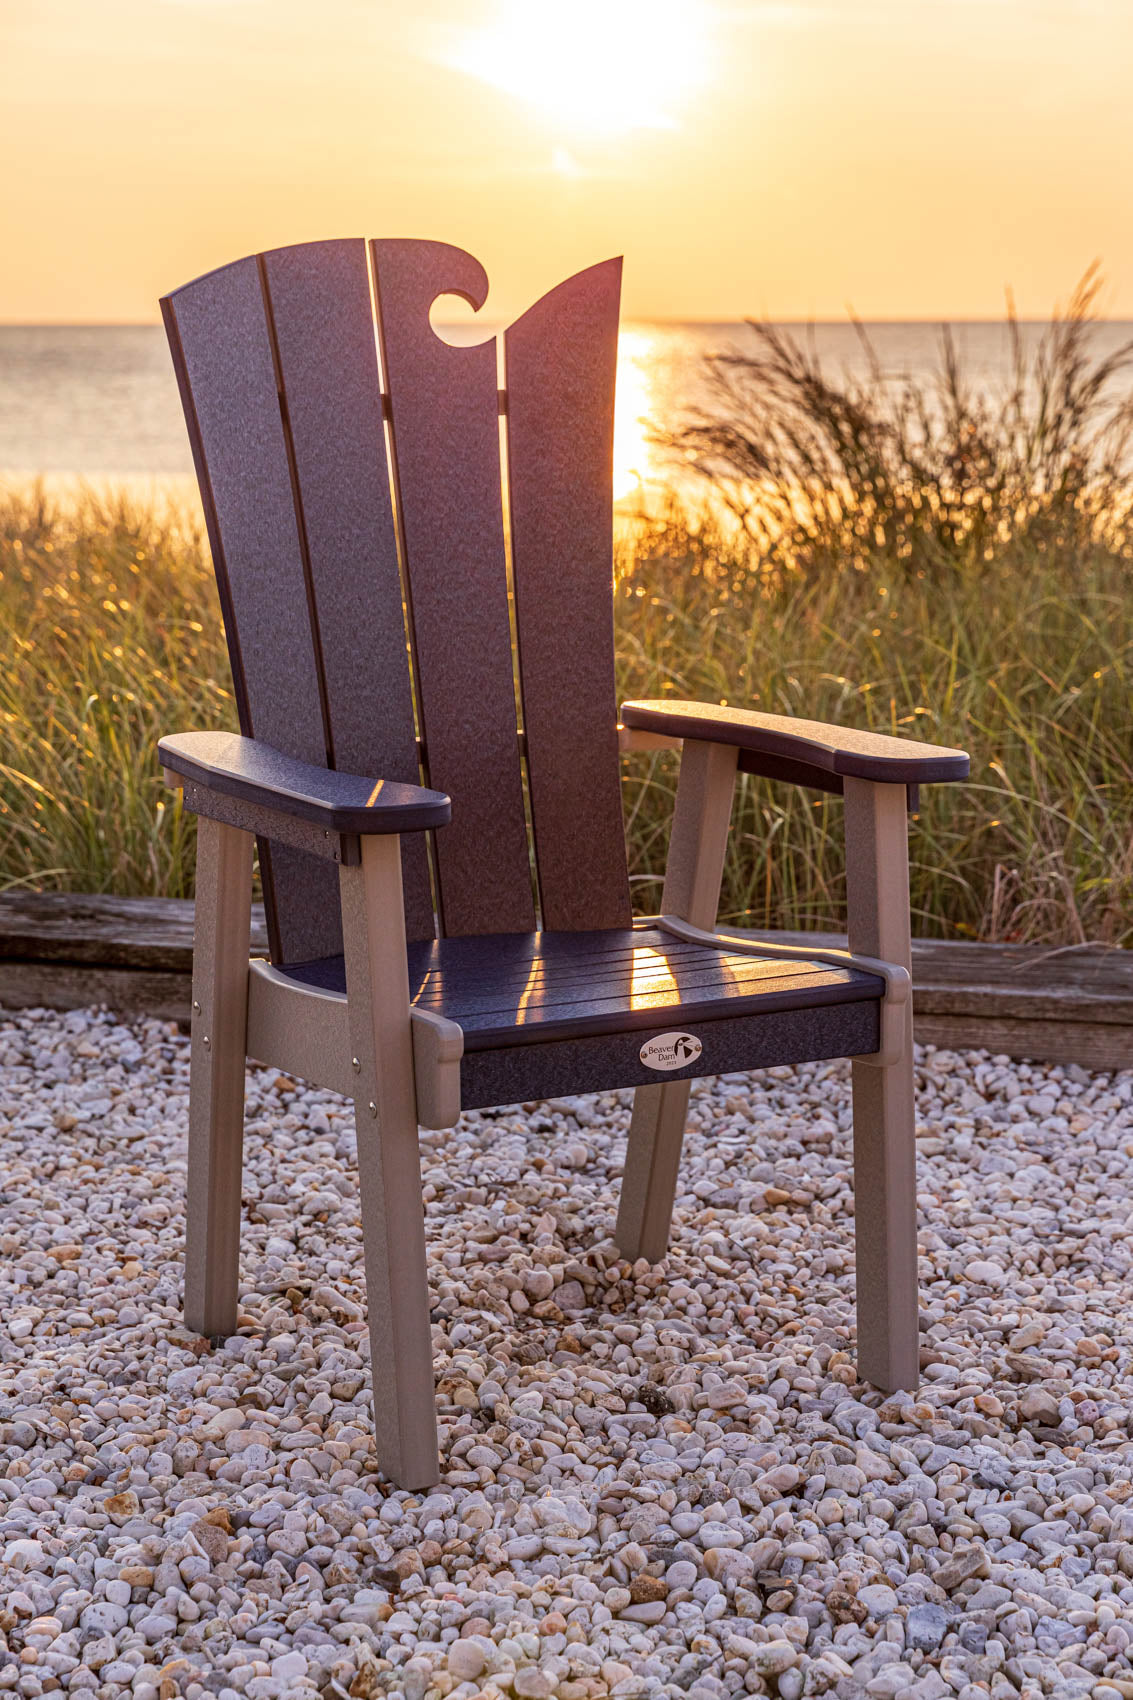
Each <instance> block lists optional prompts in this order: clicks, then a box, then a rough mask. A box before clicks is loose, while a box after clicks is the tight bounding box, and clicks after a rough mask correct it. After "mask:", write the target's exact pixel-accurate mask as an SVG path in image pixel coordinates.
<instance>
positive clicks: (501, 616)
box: [310, 241, 535, 956]
mask: <svg viewBox="0 0 1133 1700" xmlns="http://www.w3.org/2000/svg"><path fill="white" fill-rule="evenodd" d="M373 254H374V270H375V277H376V283H377V298H378V318H379V325H380V331H381V341H382V360H383V364H384V368H385V378H386V384H387V387H388V390H389V399H390V413H391V426H392V440H393V448H394V458H395V462H396V490H397V498H398V505H399V511H400V517H401V525H402V531H403V537H404V544H405V557H406V564H407V569H408V578H409V592H410V613H411V624H412V641H413V646H414V656H415V661H416V669H417V680H418V713H419V716H420V720H421V728H422V733H423V737H424V745H425V768H426V774H427V778H426V783H427V784H429V785H432V786H434V787H436V788H437V789H440V790H444V791H446V792H447V793H448V795H449V796H450V797H451V798H452V802H453V822H452V825H451V826H450V827H447V828H446V829H445V831H444V832H442V833H439V834H438V835H437V839H436V866H437V874H438V883H439V887H440V890H439V894H438V895H439V899H440V913H441V919H442V924H443V927H444V930H445V932H447V933H453V934H460V933H495V932H524V931H526V930H528V929H529V928H531V927H533V926H534V924H535V905H534V898H533V894H532V888H531V866H530V854H529V850H528V844H527V828H526V821H525V817H524V804H523V784H522V776H521V770H520V761H519V751H518V747H517V742H516V711H515V687H514V683H513V669H512V647H511V629H510V623H509V614H508V597H507V572H506V557H505V552H504V532H503V515H502V489H501V480H500V453H499V416H498V399H497V389H498V381H497V373H496V343H495V340H494V338H493V339H492V340H490V341H488V342H486V343H481V344H479V345H477V346H475V347H471V348H455V347H453V346H451V345H450V344H448V343H446V342H442V341H441V339H440V337H438V336H437V335H436V334H435V332H434V331H433V329H432V326H431V325H430V323H429V309H430V307H431V306H432V304H433V302H434V301H435V300H436V298H437V297H438V296H439V295H460V296H462V297H463V298H464V299H465V300H466V301H468V302H470V303H471V305H472V306H473V307H476V308H478V307H479V306H481V304H482V303H483V301H484V298H485V296H486V294H487V290H488V280H487V278H486V276H485V275H484V270H483V268H482V267H481V266H480V264H479V263H478V262H477V261H476V260H474V259H473V258H472V257H471V255H469V254H465V253H463V252H462V251H461V250H460V249H459V248H450V247H448V246H447V245H446V244H444V243H440V242H413V241H403V242H401V241H398V242H375V243H374V244H373ZM310 954H311V955H312V956H314V955H320V954H330V953H329V952H328V953H322V952H317V951H312V952H311V953H310Z"/></svg>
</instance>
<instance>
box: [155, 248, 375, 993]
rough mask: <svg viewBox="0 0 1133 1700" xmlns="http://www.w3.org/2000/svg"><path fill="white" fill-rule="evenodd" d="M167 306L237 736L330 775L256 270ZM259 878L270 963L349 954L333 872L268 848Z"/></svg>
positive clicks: (205, 281)
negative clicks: (232, 688)
mask: <svg viewBox="0 0 1133 1700" xmlns="http://www.w3.org/2000/svg"><path fill="white" fill-rule="evenodd" d="M161 305H162V312H163V314H164V316H165V323H166V329H167V331H168V333H169V342H170V349H171V351H172V354H173V362H174V366H175V368H176V371H177V378H178V383H179V385H180V388H181V399H182V402H183V405H184V408H185V419H186V424H187V425H188V428H189V437H190V441H191V443H192V447H193V458H194V461H195V463H196V467H197V477H198V480H199V482H200V486H201V499H202V502H203V504H204V510H205V519H206V522H207V525H208V531H209V541H210V543H211V545H212V552H213V562H214V565H215V568H216V577H217V585H218V587H219V591H220V600H221V608H222V611H223V614H224V625H225V631H226V633H227V637H228V646H229V656H230V658H231V662H232V675H233V682H234V685H235V690H236V700H237V705H238V709H239V714H240V728H241V731H243V732H244V733H245V734H246V735H247V736H249V737H256V738H262V739H263V740H264V742H265V743H267V744H269V745H271V747H272V748H273V749H276V750H279V751H281V753H282V754H284V755H288V756H295V757H297V758H298V759H299V760H301V761H308V762H318V763H321V764H322V765H324V766H325V765H326V763H327V741H326V732H325V727H324V722H323V709H322V698H321V687H320V680H319V670H318V662H317V656H316V652H315V644H314V639H313V636H312V630H311V619H310V609H309V604H308V593H307V580H306V573H305V569H304V561H303V551H302V547H301V540H300V536H299V531H298V526H297V521H296V515H295V507H294V503H293V500H292V486H291V469H290V462H289V457H288V446H287V441H286V437H285V435H284V428H283V422H282V419H281V417H280V408H279V397H278V393H277V389H276V377H275V360H274V355H273V350H272V342H271V336H270V333H269V327H268V322H267V317H266V313H265V308H264V297H263V290H262V287H261V283H260V271H259V265H258V263H257V261H256V260H255V259H254V258H250V259H245V260H238V261H236V263H235V264H233V265H230V266H224V267H223V268H221V270H219V271H214V272H209V273H208V274H207V275H206V276H205V277H201V278H198V279H197V280H196V281H195V282H193V283H189V284H186V285H185V287H184V288H183V289H179V290H177V291H175V292H174V294H172V295H170V296H167V297H166V298H165V300H163V301H162V304H161ZM171 730H175V728H171ZM260 868H261V873H262V875H263V877H264V888H265V898H266V901H267V910H268V925H269V930H270V932H271V937H272V954H273V956H274V957H276V959H277V960H279V961H302V960H303V959H304V958H305V957H310V956H317V955H321V954H323V953H325V952H331V951H335V950H340V949H341V948H342V934H341V924H340V913H339V907H338V893H337V889H336V887H337V881H336V878H335V873H334V869H333V868H324V867H322V866H321V865H320V864H319V863H318V862H315V861H312V860H311V858H310V857H308V856H305V855H304V854H303V853H302V852H301V851H297V850H294V849H291V848H289V847H288V846H285V845H279V846H277V847H276V848H275V849H271V850H269V848H268V847H267V846H266V844H265V843H263V842H261V844H260Z"/></svg>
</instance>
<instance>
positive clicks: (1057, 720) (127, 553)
mask: <svg viewBox="0 0 1133 1700" xmlns="http://www.w3.org/2000/svg"><path fill="white" fill-rule="evenodd" d="M616 628H617V657H618V684H619V691H620V693H621V695H622V696H642V695H665V694H673V695H677V696H688V697H692V698H700V699H702V700H707V701H730V702H733V703H746V704H750V705H751V706H755V707H759V708H762V709H764V710H766V711H768V712H773V713H783V714H798V715H802V716H805V717H807V718H828V719H831V720H835V721H842V722H843V723H845V724H848V725H857V726H868V727H873V728H875V729H878V730H885V731H895V732H907V733H909V734H910V735H913V736H920V737H923V738H926V739H928V740H929V741H931V742H939V743H958V744H962V745H964V746H965V747H967V748H968V749H970V750H971V752H972V755H973V777H972V781H971V783H970V784H968V785H964V786H959V785H948V786H938V787H929V788H926V789H925V790H924V792H923V793H922V798H921V810H920V814H919V816H918V817H917V819H916V821H915V822H914V825H913V832H912V860H913V902H914V908H915V911H916V923H915V924H916V928H917V930H918V931H919V932H921V933H923V934H925V935H928V936H949V935H953V936H965V937H970V938H986V939H1028V940H1040V941H1044V942H1048V943H1051V944H1072V943H1077V942H1080V941H1082V940H1084V939H1089V938H1093V939H1105V940H1109V941H1112V942H1114V943H1121V942H1125V943H1130V942H1133V597H1131V595H1130V580H1129V566H1128V563H1127V561H1125V560H1124V559H1123V558H1122V557H1120V556H1119V555H1115V554H1114V553H1113V552H1112V551H1110V550H1109V549H1108V548H1104V547H1101V546H1099V547H1097V548H1095V549H1094V550H1092V551H1091V552H1088V553H1087V554H1086V555H1085V556H1084V557H1081V558H1077V559H1076V560H1075V562H1074V563H1073V573H1072V574H1071V573H1070V571H1069V567H1068V563H1067V562H1066V561H1064V560H1062V559H1060V558H1058V557H1057V556H1053V557H1052V556H1047V555H1044V554H1042V553H1025V554H1021V555H1020V557H1019V559H1018V560H1017V561H1015V562H1014V563H1013V564H1011V565H1010V567H1008V566H1007V565H1005V564H1004V563H1000V565H999V568H998V569H997V571H996V572H995V573H994V574H982V573H966V572H957V573H954V574H952V575H946V576H945V577H943V578H942V579H938V580H937V581H935V582H932V583H930V582H928V581H927V580H925V579H920V578H917V577H915V576H913V577H910V576H909V575H908V574H906V573H905V572H903V571H902V570H900V569H899V567H898V568H895V567H893V566H891V565H887V564H885V563H875V564H874V565H873V567H872V568H871V570H870V571H869V572H866V571H855V572H852V573H845V574H841V575H829V576H826V577H819V576H803V575H800V576H799V577H797V578H796V579H794V580H790V579H787V580H781V579H779V578H777V577H771V578H768V579H766V580H764V581H762V582H758V581H757V580H756V579H755V578H753V575H752V573H751V571H750V569H749V565H745V551H744V549H743V547H742V545H741V544H740V543H739V542H738V541H737V539H736V538H735V536H734V535H733V536H732V537H730V538H729V537H727V536H723V535H721V534H720V533H719V531H717V530H714V528H713V526H712V524H711V522H710V521H702V522H701V523H700V524H699V525H692V524H690V523H689V522H688V520H687V519H686V518H683V517H682V516H680V515H678V514H675V513H674V514H673V515H671V516H669V518H668V519H667V520H666V521H664V522H660V521H654V522H652V523H650V524H648V525H646V524H643V525H641V526H640V527H638V528H637V529H636V531H635V532H634V534H633V535H630V536H625V537H623V539H622V540H621V542H620V544H619V550H618V588H617V600H616ZM0 630H2V632H3V638H2V639H0V641H2V643H3V647H4V653H3V662H2V666H0V716H2V720H3V744H2V761H0V889H5V888H11V887H14V886H26V887H29V888H32V889H43V890H81V891H113V892H118V893H121V894H124V895H130V894H136V895H142V894H163V895H166V896H175V897H177V896H189V895H191V893H192V881H193V872H192V849H193V827H192V821H191V820H190V819H189V818H188V817H185V816H183V815H182V814H181V811H180V809H179V808H178V807H177V806H176V805H175V804H174V802H173V801H172V796H171V794H170V793H169V792H167V791H166V790H165V789H164V787H163V785H162V783H161V778H160V774H159V772H158V770H157V767H156V763H155V758H154V747H155V744H156V741H157V738H158V736H159V735H160V734H161V733H162V732H164V731H168V730H171V729H178V728H181V729H183V728H187V727H191V726H213V727H234V726H235V709H234V704H233V700H232V694H231V684H230V678H229V672H228V661H227V655H226V653H225V648H224V641H223V635H222V631H221V626H220V616H219V609H218V606H217V600H216V593H215V589H214V587H213V582H212V573H211V569H210V567H209V565H208V556H207V549H206V547H205V545H204V542H203V539H202V536H201V533H200V530H199V528H198V526H197V524H196V523H195V521H194V519H193V517H192V516H188V517H187V516H185V515H184V514H181V515H179V514H177V513H176V512H175V511H174V510H172V509H170V510H168V511H165V512H162V511H158V510H155V509H145V508H139V507H137V506H135V505H133V504H132V503H131V502H129V501H128V500H126V499H125V498H120V499H111V500H106V499H98V498H96V497H94V496H90V495H88V496H86V497H84V498H82V499H81V500H79V501H77V502H74V503H58V502H53V501H50V500H49V499H48V498H46V497H45V496H44V495H43V494H42V493H37V492H25V493H23V494H16V493H13V494H9V495H8V496H7V497H5V498H3V499H2V500H0ZM674 783H675V762H674V759H673V758H672V757H668V756H659V757H642V756H636V757H633V758H631V759H630V760H628V761H627V763H626V786H625V792H626V807H627V818H628V821H629V838H630V849H631V871H632V876H633V879H634V883H635V893H636V901H637V905H638V907H639V908H640V909H641V910H642V911H643V912H648V911H650V910H651V909H655V908H656V905H657V902H658V900H659V895H660V879H661V874H662V869H663V863H664V853H665V844H666V838H667V832H668V821H669V814H670V810H671V806H672V792H673V787H674ZM840 816H841V804H840V802H839V800H838V799H835V798H816V796H815V794H813V793H809V792H804V791H801V790H797V789H795V788H792V787H787V786H773V785H771V784H769V783H768V782H765V781H762V780H754V779H751V778H744V779H743V780H742V781H741V785H740V790H739V795H738V798H737V805H736V817H735V824H736V831H735V833H734V835H733V843H732V849H731V852H730V855H729V861H728V868H727V874H726V880H725V892H724V901H723V905H722V911H721V912H722V914H724V915H726V916H727V917H728V918H729V919H733V920H739V919H741V918H742V919H743V920H745V921H747V922H748V923H749V924H751V925H753V926H779V927H788V928H796V927H828V926H829V927H834V926H837V925H838V923H839V921H840V918H841V913H842V904H843V880H842V860H841V820H840Z"/></svg>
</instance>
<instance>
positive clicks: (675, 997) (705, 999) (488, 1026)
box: [292, 929, 883, 1050]
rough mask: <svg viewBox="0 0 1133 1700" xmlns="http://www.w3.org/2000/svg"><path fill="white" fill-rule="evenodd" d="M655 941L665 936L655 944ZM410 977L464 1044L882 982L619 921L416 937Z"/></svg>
mask: <svg viewBox="0 0 1133 1700" xmlns="http://www.w3.org/2000/svg"><path fill="white" fill-rule="evenodd" d="M643 937H644V939H645V940H646V942H645V943H644V944H643V943H641V942H640V941H641V940H642V939H643ZM653 941H657V942H658V944H659V943H660V941H666V942H665V943H664V947H663V948H657V949H655V948H654V943H653ZM654 958H658V959H663V960H661V961H660V962H659V963H658V964H656V965H655V964H654V960H653V959H654ZM525 961H526V963H527V964H528V965H529V969H530V972H529V974H528V976H527V977H526V978H525V977H524V975H523V973H522V969H523V966H524V962H525ZM639 962H640V963H642V965H643V969H644V971H643V972H641V973H638V972H636V971H635V963H639ZM292 973H293V974H294V976H295V978H296V979H300V980H302V981H303V982H304V983H306V984H310V985H319V986H322V987H324V988H325V989H327V990H331V991H342V990H343V988H344V985H345V979H344V971H343V967H342V959H341V958H335V959H333V960H326V961H322V962H312V963H308V964H304V965H303V966H302V967H299V968H295V969H293V970H292ZM409 984H410V990H411V994H412V1001H413V1002H414V1003H416V1004H419V1005H420V1006H421V1007H423V1008H425V1009H428V1010H430V1011H431V1012H433V1013H435V1014H440V1015H444V1016H446V1017H448V1018H449V1019H450V1020H453V1021H457V1022H459V1023H460V1025H461V1027H462V1028H463V1029H464V1033H465V1048H466V1049H467V1050H478V1049H484V1048H489V1047H507V1046H510V1045H530V1044H532V1043H536V1042H542V1041H543V1040H550V1039H555V1040H558V1039H576V1038H581V1037H585V1036H588V1035H594V1034H599V1033H609V1034H615V1033H620V1032H631V1031H638V1030H642V1029H649V1028H654V1029H655V1028H657V1027H658V1026H659V1025H664V1024H665V1023H670V1024H672V1023H677V1024H681V1023H684V1022H693V1023H695V1022H697V1021H711V1020H719V1019H722V1018H724V1017H725V1016H727V1017H732V1016H736V1015H739V1014H747V1015H752V1016H762V1015H764V1014H766V1013H769V1012H771V1011H775V1010H787V1009H799V1008H824V1007H826V1006H831V1005H835V1004H842V1003H855V1002H871V1001H872V1002H876V1001H877V999H879V998H880V996H881V994H882V990H883V982H882V981H881V980H880V979H879V978H878V977H877V976H876V975H874V974H869V973H866V972H864V971H863V970H861V969H857V968H842V967H838V966H835V965H833V964H830V963H823V962H810V961H807V960H806V959H805V958H804V959H799V960H794V959H792V960H790V961H787V960H785V959H783V958H781V957H762V958H761V957H758V956H753V955H750V954H748V953H747V952H727V951H715V950H712V949H710V948H707V947H703V946H694V947H693V948H692V949H691V950H688V949H682V948H680V943H679V941H676V940H672V939H669V938H668V935H666V934H662V933H660V932H655V933H650V932H646V933H644V934H643V933H642V931H630V930H628V929H626V930H620V931H619V930H614V931H610V932H606V933H597V934H596V933H569V932H568V933H558V934H547V933H537V934H531V935H529V936H528V937H526V938H525V937H523V936H517V935H515V934H512V935H510V936H507V937H503V938H461V939H438V940H434V941H432V942H430V943H428V944H421V943H418V944H417V945H415V946H412V947H411V948H410V962H409Z"/></svg>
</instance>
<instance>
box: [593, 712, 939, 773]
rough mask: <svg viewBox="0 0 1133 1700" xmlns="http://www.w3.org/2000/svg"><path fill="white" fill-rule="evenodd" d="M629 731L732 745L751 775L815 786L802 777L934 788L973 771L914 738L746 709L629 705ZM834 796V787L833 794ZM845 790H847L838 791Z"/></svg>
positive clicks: (626, 715) (624, 716) (624, 717)
mask: <svg viewBox="0 0 1133 1700" xmlns="http://www.w3.org/2000/svg"><path fill="white" fill-rule="evenodd" d="M622 720H623V722H624V724H625V725H626V726H631V727H636V728H640V729H641V730H643V731H647V732H654V733H661V734H664V735H667V736H669V737H674V738H696V739H699V740H701V741H703V742H704V743H709V744H725V745H729V746H731V747H732V748H735V749H738V750H740V751H742V752H744V753H743V756H742V757H741V765H742V767H743V768H744V770H745V771H746V772H748V773H759V772H762V771H764V768H763V766H762V763H763V762H766V771H767V773H768V775H769V777H771V778H784V779H795V780H798V781H799V782H801V783H804V784H805V783H807V780H806V778H805V776H804V772H803V771H802V770H805V769H808V768H809V769H811V770H812V771H814V770H817V771H816V782H819V783H820V782H821V781H820V780H819V778H818V776H819V775H821V774H830V775H837V776H838V778H839V779H869V780H872V781H873V782H874V783H875V784H877V783H880V784H892V785H924V784H927V783H929V782H930V781H932V780H942V779H966V778H967V777H968V771H969V767H970V763H969V760H968V756H967V754H966V752H965V751H964V750H950V749H945V748H944V747H943V746H941V745H939V744H922V743H918V742H917V740H916V739H914V738H891V737H889V736H888V735H887V734H886V733H883V732H857V731H854V730H852V729H851V728H848V727H842V726H828V725H825V724H824V723H823V722H822V721H819V720H796V719H794V718H793V716H789V715H781V714H755V713H753V712H752V711H751V710H749V709H744V708H722V707H720V706H718V705H717V704H715V703H705V702H672V701H670V700H668V699H661V700H657V701H645V702H627V703H623V704H622ZM825 788H827V789H831V788H833V787H830V786H827V787H825ZM837 789H838V790H841V785H838V786H837Z"/></svg>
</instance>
